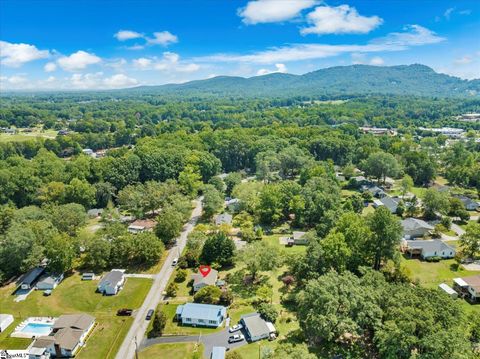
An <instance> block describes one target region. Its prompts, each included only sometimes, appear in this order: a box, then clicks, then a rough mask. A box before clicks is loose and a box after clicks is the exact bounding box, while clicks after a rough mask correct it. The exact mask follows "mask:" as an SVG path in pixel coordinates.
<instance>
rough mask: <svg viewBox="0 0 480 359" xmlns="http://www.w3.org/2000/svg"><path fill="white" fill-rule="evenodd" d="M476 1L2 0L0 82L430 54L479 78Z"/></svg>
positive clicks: (307, 66) (139, 76)
mask: <svg viewBox="0 0 480 359" xmlns="http://www.w3.org/2000/svg"><path fill="white" fill-rule="evenodd" d="M479 34H480V1H478V0H472V1H468V0H465V1H442V0H435V1H434V0H429V1H423V0H417V1H409V0H387V1H379V0H368V1H360V0H358V1H350V0H345V1H328V2H326V1H321V0H252V1H235V0H207V1H204V0H197V1H186V0H184V1H182V0H177V1H161V0H157V1H153V0H150V1H143V0H135V1H133V0H126V1H112V0H110V1H106V0H104V1H102V0H97V1H88V0H87V1H80V0H75V1H73V0H72V1H68V0H63V1H60V0H55V1H43V0H30V1H22V0H2V1H1V2H0V61H1V63H0V66H1V67H0V70H1V71H0V86H1V89H2V90H11V89H108V88H123V87H131V86H138V85H157V84H164V83H170V82H184V81H188V80H194V79H202V78H208V77H212V76H217V75H232V76H245V77H250V76H256V75H261V74H266V73H270V72H288V73H295V74H301V73H305V72H309V71H313V70H316V69H319V68H324V67H330V66H338V65H350V64H355V63H361V64H371V65H385V66H390V65H398V64H412V63H422V64H425V65H428V66H431V67H432V68H434V69H435V70H436V71H438V72H443V73H447V74H451V75H455V76H459V77H462V78H467V79H472V78H479V77H480V40H479V39H480V35H479Z"/></svg>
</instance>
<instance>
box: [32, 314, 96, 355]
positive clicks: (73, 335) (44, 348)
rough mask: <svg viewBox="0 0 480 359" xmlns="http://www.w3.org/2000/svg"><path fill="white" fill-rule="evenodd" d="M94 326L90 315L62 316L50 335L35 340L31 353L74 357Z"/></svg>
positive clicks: (93, 320)
mask: <svg viewBox="0 0 480 359" xmlns="http://www.w3.org/2000/svg"><path fill="white" fill-rule="evenodd" d="M94 326H95V318H94V317H92V316H91V315H89V314H85V313H81V314H67V315H62V316H60V317H59V318H58V319H57V320H56V321H55V323H54V325H53V328H52V333H51V334H50V335H48V336H40V337H38V338H36V339H35V341H34V342H33V343H32V344H31V346H30V347H29V353H31V354H32V355H38V354H39V353H42V352H43V353H48V354H49V355H51V356H54V357H56V358H71V357H74V356H75V355H76V354H77V353H78V351H79V350H80V348H81V347H82V346H83V345H84V344H85V340H86V338H87V337H88V335H89V334H90V333H91V332H92V330H93V328H94ZM34 357H35V356H34Z"/></svg>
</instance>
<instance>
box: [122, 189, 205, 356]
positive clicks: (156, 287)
mask: <svg viewBox="0 0 480 359" xmlns="http://www.w3.org/2000/svg"><path fill="white" fill-rule="evenodd" d="M201 215H202V198H198V199H197V200H196V201H195V208H194V209H193V211H192V215H191V216H190V220H189V221H188V222H187V224H185V226H184V227H183V231H182V233H181V234H180V236H179V237H178V238H177V243H176V245H175V246H173V247H172V248H171V249H170V251H169V254H168V256H167V259H166V260H165V263H164V264H163V266H162V268H161V270H160V272H158V273H157V274H156V275H155V276H154V280H153V285H152V288H151V289H150V291H149V292H148V295H147V297H146V298H145V301H144V302H143V304H142V306H141V307H140V308H139V309H138V310H137V313H136V316H135V319H134V321H133V324H132V326H131V327H130V330H129V331H128V333H127V336H126V337H125V339H124V340H123V343H122V345H121V346H120V349H119V350H118V353H117V355H116V359H130V358H133V357H134V355H135V350H136V349H137V344H138V343H141V342H142V341H143V338H144V336H145V332H146V330H147V327H148V323H149V322H148V321H147V320H145V316H146V315H147V312H148V310H149V309H156V308H157V305H158V303H160V301H161V300H162V293H163V291H164V290H165V287H166V286H167V283H168V280H169V278H170V276H171V275H172V273H173V271H174V267H172V261H173V259H174V258H175V257H178V256H179V254H180V253H182V251H183V248H184V247H185V244H186V242H187V237H188V234H189V233H190V232H191V231H192V230H193V228H194V227H195V224H196V223H197V221H198V219H199V218H200V216H201Z"/></svg>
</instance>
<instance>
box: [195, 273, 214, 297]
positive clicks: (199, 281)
mask: <svg viewBox="0 0 480 359" xmlns="http://www.w3.org/2000/svg"><path fill="white" fill-rule="evenodd" d="M191 278H192V279H193V291H194V292H198V291H199V290H200V289H202V288H203V287H206V286H209V285H215V284H216V283H217V279H218V271H216V270H215V269H210V272H208V274H207V275H206V276H205V277H204V276H203V275H202V274H201V273H195V274H192V276H191Z"/></svg>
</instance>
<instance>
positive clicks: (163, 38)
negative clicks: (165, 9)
mask: <svg viewBox="0 0 480 359" xmlns="http://www.w3.org/2000/svg"><path fill="white" fill-rule="evenodd" d="M153 36H154V37H153V38H146V40H147V43H148V44H150V45H162V46H168V45H170V44H174V43H176V42H178V37H177V36H176V35H173V34H172V33H171V32H169V31H161V32H154V33H153Z"/></svg>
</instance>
